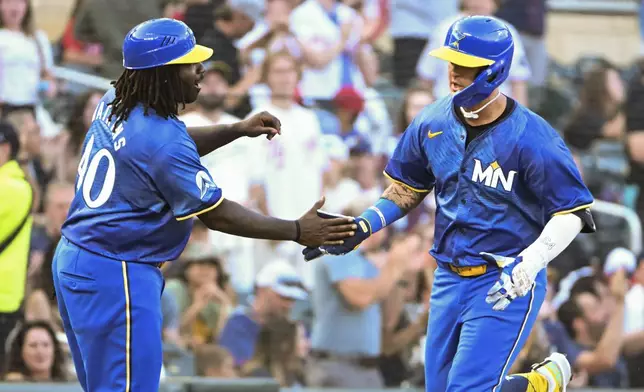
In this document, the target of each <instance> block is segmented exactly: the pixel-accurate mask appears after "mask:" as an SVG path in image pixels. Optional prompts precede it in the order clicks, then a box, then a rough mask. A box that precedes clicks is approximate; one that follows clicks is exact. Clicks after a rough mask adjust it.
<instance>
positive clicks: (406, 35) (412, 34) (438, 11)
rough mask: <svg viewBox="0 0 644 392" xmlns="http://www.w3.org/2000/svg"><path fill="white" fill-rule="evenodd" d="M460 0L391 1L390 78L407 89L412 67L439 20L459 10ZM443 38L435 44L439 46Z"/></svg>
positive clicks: (413, 74)
mask: <svg viewBox="0 0 644 392" xmlns="http://www.w3.org/2000/svg"><path fill="white" fill-rule="evenodd" d="M459 1H460V0H425V1H424V2H419V1H417V0H396V1H395V2H394V1H390V3H391V25H390V26H389V33H390V34H391V37H392V38H393V40H394V42H393V43H394V52H393V64H392V72H393V80H394V83H395V84H396V86H398V87H400V88H407V87H408V86H409V84H410V82H411V81H412V79H414V77H415V76H416V75H415V73H414V69H415V67H416V64H418V60H419V58H420V55H421V53H422V52H423V49H424V48H425V46H426V45H427V44H428V42H429V39H430V37H433V32H434V30H436V28H437V27H438V25H439V23H440V22H441V21H443V20H444V19H446V18H447V17H450V16H452V15H454V14H456V13H457V12H458V3H459ZM444 40H445V37H442V38H440V42H438V43H436V44H435V45H442V44H443V41H444Z"/></svg>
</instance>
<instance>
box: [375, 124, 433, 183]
mask: <svg viewBox="0 0 644 392" xmlns="http://www.w3.org/2000/svg"><path fill="white" fill-rule="evenodd" d="M422 118H424V116H423V115H422V113H421V115H419V116H416V118H415V119H414V120H413V121H412V122H411V124H410V125H409V127H407V129H406V130H405V133H404V134H403V136H402V138H401V139H400V141H399V142H398V145H397V146H396V149H395V150H394V153H393V154H392V156H391V158H390V159H389V162H388V163H387V167H385V175H386V176H387V177H389V178H390V179H391V180H393V181H394V182H397V183H400V184H402V185H405V186H406V187H408V188H410V189H412V190H413V191H416V192H430V191H431V190H432V189H433V188H434V184H435V182H436V178H435V177H434V174H433V173H432V171H431V169H430V167H429V160H428V159H427V155H426V154H425V151H424V150H423V146H422V143H421V140H422V138H421V137H420V134H421V133H422V132H423V131H422V121H423V120H422Z"/></svg>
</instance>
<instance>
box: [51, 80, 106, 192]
mask: <svg viewBox="0 0 644 392" xmlns="http://www.w3.org/2000/svg"><path fill="white" fill-rule="evenodd" d="M103 95H104V92H103V91H100V90H89V91H86V92H84V93H83V94H80V95H79V96H77V97H76V99H75V100H74V105H73V106H72V109H71V112H70V115H69V120H68V122H67V127H66V129H65V130H64V131H63V133H61V135H60V136H59V138H58V140H57V141H56V144H57V145H56V146H55V147H54V146H50V147H49V148H47V149H46V151H47V150H48V151H49V152H50V153H52V154H54V155H55V156H53V157H52V159H51V160H52V161H53V171H54V173H53V176H54V177H55V178H56V179H58V180H60V181H68V182H72V183H73V182H76V176H77V175H78V164H79V163H80V159H81V154H82V151H81V149H82V148H83V143H84V142H85V135H87V131H88V130H89V127H90V126H91V124H92V118H93V116H94V111H95V110H96V106H98V103H99V102H100V101H101V98H102V97H103ZM44 152H45V151H43V153H44Z"/></svg>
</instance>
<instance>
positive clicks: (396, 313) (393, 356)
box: [379, 233, 430, 388]
mask: <svg viewBox="0 0 644 392" xmlns="http://www.w3.org/2000/svg"><path fill="white" fill-rule="evenodd" d="M403 235H404V234H403ZM410 235H414V236H418V234H416V233H414V234H410ZM398 236H401V235H400V234H399V235H398ZM394 241H397V239H395V238H394ZM418 249H419V254H416V255H412V258H413V259H414V260H418V262H422V260H423V257H422V256H423V254H424V253H426V252H425V251H424V249H427V248H425V247H419V248H418ZM427 286H428V285H427V281H426V277H425V273H424V271H420V272H414V271H410V272H407V273H405V274H404V275H403V277H402V278H401V280H400V281H399V282H398V284H397V285H396V287H394V289H393V290H392V292H391V293H390V294H389V295H388V296H387V298H386V299H385V300H384V301H383V304H382V315H383V331H382V335H383V337H382V355H381V357H380V364H379V367H380V373H381V375H382V378H383V381H384V384H385V386H386V387H389V388H399V387H400V386H401V385H402V384H403V382H404V381H407V380H408V379H410V378H412V377H413V372H412V368H411V366H410V359H411V356H412V350H413V349H414V348H415V347H417V346H418V345H419V343H420V340H421V338H422V337H423V336H424V335H425V333H426V331H427V322H428V320H429V294H430V290H429V288H428V287H427Z"/></svg>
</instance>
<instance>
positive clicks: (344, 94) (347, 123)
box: [333, 87, 367, 149]
mask: <svg viewBox="0 0 644 392" xmlns="http://www.w3.org/2000/svg"><path fill="white" fill-rule="evenodd" d="M333 105H334V109H335V114H336V115H337V116H338V119H339V120H340V135H339V136H340V137H341V138H342V140H344V142H345V143H346V145H347V147H349V149H353V148H354V147H356V146H357V145H358V144H359V143H360V142H361V141H362V140H363V139H366V138H367V136H366V135H362V134H360V132H358V130H357V129H356V127H355V123H356V120H357V119H358V116H359V115H360V113H361V112H362V111H363V110H364V106H365V101H364V98H363V96H362V94H360V92H359V91H357V90H356V89H354V88H352V87H343V88H341V89H340V91H338V93H337V94H336V95H335V97H334V98H333Z"/></svg>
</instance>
